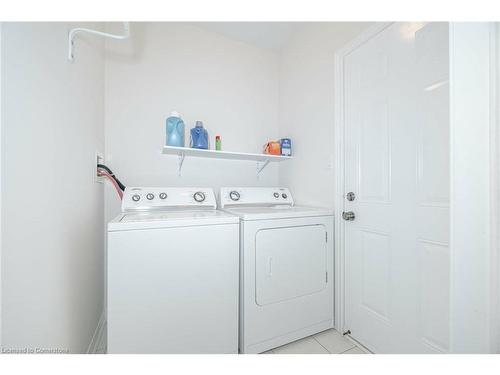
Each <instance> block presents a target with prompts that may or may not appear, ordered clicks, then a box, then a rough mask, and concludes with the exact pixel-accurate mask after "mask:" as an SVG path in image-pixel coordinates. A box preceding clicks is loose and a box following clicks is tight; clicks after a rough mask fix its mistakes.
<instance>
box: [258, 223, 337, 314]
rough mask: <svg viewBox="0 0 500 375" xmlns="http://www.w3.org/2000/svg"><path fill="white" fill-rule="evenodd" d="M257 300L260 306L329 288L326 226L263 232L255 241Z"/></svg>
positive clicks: (271, 229)
mask: <svg viewBox="0 0 500 375" xmlns="http://www.w3.org/2000/svg"><path fill="white" fill-rule="evenodd" d="M255 257H256V259H255V266H256V267H255V272H256V274H255V288H256V290H255V297H256V303H257V304H258V305H260V306H265V305H270V304H273V303H277V302H280V301H285V300H289V299H292V298H297V297H300V296H305V295H310V294H313V293H317V292H320V291H322V290H323V289H325V288H326V285H327V278H328V275H327V247H326V228H325V227H324V226H323V225H306V226H297V227H283V228H269V229H261V230H259V231H258V232H257V233H256V237H255Z"/></svg>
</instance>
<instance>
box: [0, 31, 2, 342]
mask: <svg viewBox="0 0 500 375" xmlns="http://www.w3.org/2000/svg"><path fill="white" fill-rule="evenodd" d="M2 27H3V23H2V22H0V348H1V347H2V321H3V319H2V241H3V240H2V191H3V189H2V172H3V168H2V127H3V121H2V119H3V116H2V104H3V98H2V88H3V81H2V73H3V70H2V52H3V49H2Z"/></svg>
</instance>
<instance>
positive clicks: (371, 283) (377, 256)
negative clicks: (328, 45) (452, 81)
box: [344, 23, 449, 353]
mask: <svg viewBox="0 0 500 375" xmlns="http://www.w3.org/2000/svg"><path fill="white" fill-rule="evenodd" d="M344 69H345V70H344V80H345V86H344V90H345V91H344V95H345V99H344V100H345V107H344V108H345V120H344V121H345V123H344V127H345V186H344V189H345V190H344V193H345V199H344V211H345V212H350V211H352V212H353V213H354V215H355V218H354V220H352V221H348V220H346V221H345V261H346V263H345V264H346V279H345V281H346V289H345V293H346V295H345V296H346V300H345V302H346V308H345V313H346V325H345V329H346V330H350V331H351V335H352V337H353V338H355V339H356V340H358V341H359V342H361V343H362V344H364V345H365V346H366V347H368V348H369V349H371V350H372V351H374V352H379V353H433V352H446V351H448V342H449V339H448V326H449V312H448V310H449V306H448V297H449V280H448V279H449V269H448V268H449V248H448V234H449V146H448V144H449V118H448V110H449V105H448V101H449V94H448V25H447V24H446V23H428V24H415V23H395V24H392V25H391V26H389V27H387V28H386V29H384V30H383V31H381V32H380V33H378V34H377V35H376V36H374V37H373V38H371V39H370V40H368V41H367V42H366V43H364V44H361V45H360V46H359V47H357V48H356V49H354V50H353V51H352V52H351V53H349V54H348V55H347V56H345V57H344ZM349 192H353V193H354V199H353V200H348V197H347V194H348V193H349Z"/></svg>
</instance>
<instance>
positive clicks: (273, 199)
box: [219, 187, 294, 208]
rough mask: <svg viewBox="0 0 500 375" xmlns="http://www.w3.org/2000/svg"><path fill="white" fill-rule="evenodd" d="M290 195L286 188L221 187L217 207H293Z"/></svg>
mask: <svg viewBox="0 0 500 375" xmlns="http://www.w3.org/2000/svg"><path fill="white" fill-rule="evenodd" d="M293 204H294V203H293V198H292V194H290V191H289V190H288V189H287V188H280V187H275V188H268V187H223V188H221V189H220V192H219V207H220V208H224V207H229V206H275V205H289V206H293Z"/></svg>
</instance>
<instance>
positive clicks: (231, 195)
mask: <svg viewBox="0 0 500 375" xmlns="http://www.w3.org/2000/svg"><path fill="white" fill-rule="evenodd" d="M229 198H231V200H233V201H239V200H240V193H238V192H237V191H236V190H233V191H232V192H230V193H229Z"/></svg>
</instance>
